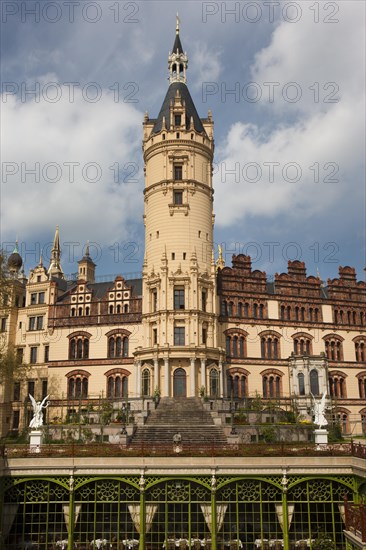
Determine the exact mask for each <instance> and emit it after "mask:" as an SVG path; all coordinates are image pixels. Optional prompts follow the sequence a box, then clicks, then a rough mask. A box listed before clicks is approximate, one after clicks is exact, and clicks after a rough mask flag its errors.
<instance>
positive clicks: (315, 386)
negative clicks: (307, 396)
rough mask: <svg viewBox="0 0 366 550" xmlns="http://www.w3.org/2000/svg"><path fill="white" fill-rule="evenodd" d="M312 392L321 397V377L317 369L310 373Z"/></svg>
mask: <svg viewBox="0 0 366 550" xmlns="http://www.w3.org/2000/svg"><path fill="white" fill-rule="evenodd" d="M310 392H311V393H312V394H313V395H319V393H320V392H319V375H318V371H317V370H316V369H312V370H311V371H310Z"/></svg>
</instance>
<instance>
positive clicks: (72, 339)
mask: <svg viewBox="0 0 366 550" xmlns="http://www.w3.org/2000/svg"><path fill="white" fill-rule="evenodd" d="M90 336H91V335H90V334H89V333H87V332H78V333H73V334H70V336H69V359H71V360H75V359H88V358H89V338H90Z"/></svg>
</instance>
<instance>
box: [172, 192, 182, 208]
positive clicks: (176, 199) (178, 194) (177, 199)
mask: <svg viewBox="0 0 366 550" xmlns="http://www.w3.org/2000/svg"><path fill="white" fill-rule="evenodd" d="M173 198H174V204H175V205H177V206H181V205H182V204H183V191H174V197H173Z"/></svg>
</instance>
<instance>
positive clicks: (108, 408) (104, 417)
mask: <svg viewBox="0 0 366 550" xmlns="http://www.w3.org/2000/svg"><path fill="white" fill-rule="evenodd" d="M112 414H113V405H112V403H109V402H108V401H107V402H105V403H103V404H102V407H101V411H100V423H101V424H103V425H104V426H105V425H106V424H109V423H110V421H111V420H112Z"/></svg>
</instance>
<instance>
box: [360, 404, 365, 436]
mask: <svg viewBox="0 0 366 550" xmlns="http://www.w3.org/2000/svg"><path fill="white" fill-rule="evenodd" d="M360 413H361V429H362V433H363V434H364V435H366V409H362V410H361V411H360Z"/></svg>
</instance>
